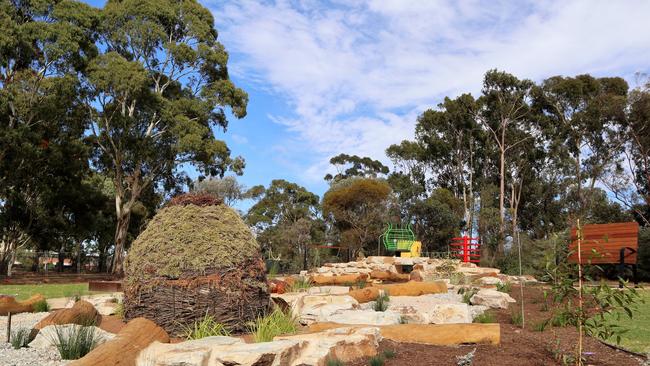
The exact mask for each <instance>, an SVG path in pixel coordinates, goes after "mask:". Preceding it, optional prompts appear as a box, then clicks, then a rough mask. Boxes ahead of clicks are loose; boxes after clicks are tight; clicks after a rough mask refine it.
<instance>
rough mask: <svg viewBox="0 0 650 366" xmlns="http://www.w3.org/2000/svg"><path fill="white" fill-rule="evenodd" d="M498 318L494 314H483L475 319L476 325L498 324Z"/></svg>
mask: <svg viewBox="0 0 650 366" xmlns="http://www.w3.org/2000/svg"><path fill="white" fill-rule="evenodd" d="M496 322H497V318H496V316H494V314H492V313H487V312H485V313H483V314H480V315H478V316H476V318H474V323H496Z"/></svg>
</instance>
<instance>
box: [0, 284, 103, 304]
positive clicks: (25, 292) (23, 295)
mask: <svg viewBox="0 0 650 366" xmlns="http://www.w3.org/2000/svg"><path fill="white" fill-rule="evenodd" d="M73 293H79V294H81V295H88V294H90V293H91V292H90V291H88V283H63V284H60V283H53V284H39V285H2V286H0V294H8V295H11V296H15V297H16V300H18V301H22V300H27V299H28V298H29V297H31V296H32V295H35V294H41V295H43V296H44V297H45V298H46V299H53V298H57V297H70V296H69V295H70V294H73Z"/></svg>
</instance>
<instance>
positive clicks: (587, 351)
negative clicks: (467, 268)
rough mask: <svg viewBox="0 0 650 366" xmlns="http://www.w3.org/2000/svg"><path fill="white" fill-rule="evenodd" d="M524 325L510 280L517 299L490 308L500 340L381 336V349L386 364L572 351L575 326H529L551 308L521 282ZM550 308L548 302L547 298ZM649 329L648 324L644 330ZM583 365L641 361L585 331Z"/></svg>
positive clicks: (545, 360) (544, 357) (500, 361)
mask: <svg viewBox="0 0 650 366" xmlns="http://www.w3.org/2000/svg"><path fill="white" fill-rule="evenodd" d="M524 291H525V293H524V299H525V302H524V304H525V314H526V329H523V330H522V329H521V328H520V327H516V326H514V325H512V324H511V322H512V320H511V313H512V312H515V311H518V310H519V306H520V304H521V303H520V300H521V299H520V296H519V287H517V286H513V289H512V291H511V294H510V295H511V296H512V297H513V298H515V299H516V300H517V303H516V304H511V305H510V309H508V310H499V311H495V310H491V311H492V312H493V313H494V314H495V315H496V318H497V321H498V322H499V323H501V344H500V345H498V346H489V345H463V346H458V347H441V346H430V345H422V344H411V343H396V342H392V341H388V340H385V341H382V342H381V344H380V347H379V350H380V353H381V352H383V351H384V350H386V349H389V350H393V351H395V356H394V357H393V358H392V359H386V362H385V365H386V366H402V365H408V366H420V365H422V366H427V365H431V366H433V365H436V366H444V365H452V366H456V365H457V359H456V356H463V355H466V354H467V353H469V352H471V351H472V350H474V349H476V352H475V356H474V362H473V365H474V366H510V365H533V366H536V365H540V366H542V365H544V366H545V365H562V364H563V363H562V361H561V357H562V355H574V354H575V352H574V350H575V345H576V341H577V339H578V332H577V330H576V329H575V328H574V327H564V328H554V327H551V326H550V325H549V326H548V327H547V328H546V329H545V330H544V331H543V332H539V331H534V330H533V326H534V325H535V324H537V323H540V322H541V321H542V320H546V319H548V318H550V316H551V312H550V311H543V295H542V290H541V288H539V287H525V288H524ZM549 307H551V308H552V304H549ZM649 331H650V330H649ZM584 355H585V358H586V361H587V362H586V365H598V366H628V365H630V366H632V365H643V364H644V363H643V362H644V361H643V360H641V359H640V358H639V357H636V356H633V355H630V354H628V353H626V352H622V351H619V350H616V349H613V348H611V347H608V346H606V345H604V344H602V343H601V342H599V341H597V340H595V339H593V338H590V337H587V338H586V339H585V342H584ZM346 365H347V366H362V365H363V366H365V365H368V360H359V361H357V362H354V363H349V364H346Z"/></svg>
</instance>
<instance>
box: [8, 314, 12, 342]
mask: <svg viewBox="0 0 650 366" xmlns="http://www.w3.org/2000/svg"><path fill="white" fill-rule="evenodd" d="M10 342H11V311H10V312H8V313H7V343H10Z"/></svg>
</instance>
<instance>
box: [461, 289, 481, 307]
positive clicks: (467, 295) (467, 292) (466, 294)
mask: <svg viewBox="0 0 650 366" xmlns="http://www.w3.org/2000/svg"><path fill="white" fill-rule="evenodd" d="M457 293H458V294H460V295H463V302H464V303H465V304H471V299H472V296H474V295H476V294H477V293H478V289H477V288H474V287H471V288H467V287H461V288H459V289H458V291H457Z"/></svg>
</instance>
